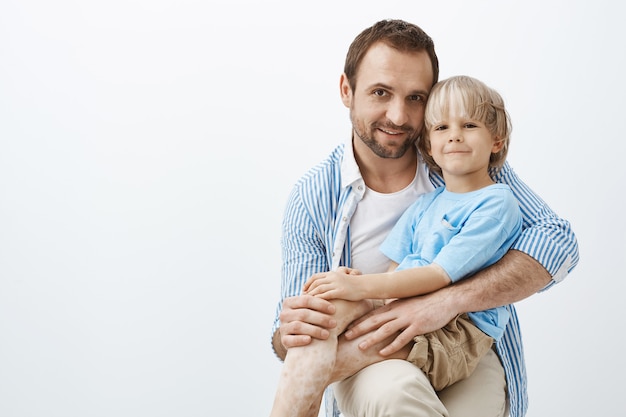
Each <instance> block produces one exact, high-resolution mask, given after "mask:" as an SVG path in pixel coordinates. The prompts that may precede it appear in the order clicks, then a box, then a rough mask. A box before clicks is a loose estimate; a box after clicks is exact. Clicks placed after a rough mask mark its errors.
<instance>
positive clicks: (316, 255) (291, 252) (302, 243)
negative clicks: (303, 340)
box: [272, 186, 329, 334]
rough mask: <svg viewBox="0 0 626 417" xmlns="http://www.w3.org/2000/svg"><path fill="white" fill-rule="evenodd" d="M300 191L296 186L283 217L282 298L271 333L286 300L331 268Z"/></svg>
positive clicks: (324, 247) (277, 322) (278, 323)
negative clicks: (316, 275)
mask: <svg viewBox="0 0 626 417" xmlns="http://www.w3.org/2000/svg"><path fill="white" fill-rule="evenodd" d="M300 191H301V190H300V187H297V186H296V187H294V189H293V190H292V192H291V194H290V195H289V198H288V200H287V206H286V208H285V214H284V217H283V223H282V236H281V248H282V270H281V275H282V278H281V299H280V300H279V302H278V305H277V307H276V316H275V318H274V325H273V326H272V334H273V333H274V332H275V331H276V329H278V327H279V325H280V317H279V315H280V311H281V310H282V304H283V300H284V299H285V298H287V297H293V296H296V295H300V294H301V293H302V288H303V286H304V283H305V282H306V280H307V279H308V277H310V276H311V275H313V274H314V273H317V272H321V271H328V269H329V266H328V257H327V254H326V246H325V245H324V243H323V241H322V240H321V238H320V233H319V231H318V230H317V228H316V225H315V222H314V221H313V218H312V215H311V213H309V211H308V210H307V208H306V205H305V204H304V202H303V200H302V195H301V192H300Z"/></svg>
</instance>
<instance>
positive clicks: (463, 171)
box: [428, 103, 503, 182]
mask: <svg viewBox="0 0 626 417" xmlns="http://www.w3.org/2000/svg"><path fill="white" fill-rule="evenodd" d="M459 107H460V106H457V105H455V104H454V103H451V104H450V106H449V109H450V111H449V113H448V114H447V115H444V117H443V118H442V120H441V121H440V122H439V123H437V124H435V125H434V126H432V127H431V128H430V130H429V131H428V138H429V140H430V155H431V156H432V157H433V159H434V160H435V162H436V163H437V165H439V166H440V167H441V170H442V171H443V175H444V178H446V177H449V176H464V175H471V174H474V173H476V174H478V175H484V174H487V173H488V169H489V158H490V157H491V154H492V153H496V152H498V151H499V150H500V149H501V148H502V145H503V142H502V141H499V140H498V139H497V138H496V137H495V136H494V135H493V134H492V133H491V132H490V131H489V129H487V127H486V126H485V124H484V123H482V122H481V121H478V120H473V119H471V118H469V117H467V116H465V115H464V114H461V112H460V111H459ZM446 182H447V178H446Z"/></svg>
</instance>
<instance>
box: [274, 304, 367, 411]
mask: <svg viewBox="0 0 626 417" xmlns="http://www.w3.org/2000/svg"><path fill="white" fill-rule="evenodd" d="M333 304H335V307H336V311H335V315H334V316H335V318H336V320H337V326H336V327H335V328H334V329H331V331H330V336H329V338H328V339H326V340H313V341H312V342H311V343H310V344H309V345H306V346H299V347H294V348H290V349H289V350H288V352H287V356H286V357H285V362H284V363H283V367H282V370H281V374H280V379H279V381H278V388H277V390H276V396H275V398H274V405H273V407H272V412H271V413H270V417H313V416H317V414H318V411H319V407H320V403H321V399H322V395H323V393H324V389H325V388H326V387H327V386H328V385H329V383H330V379H331V375H332V371H333V368H334V366H335V360H336V357H337V343H338V341H337V339H338V337H339V335H340V334H341V333H342V332H343V331H344V330H345V328H346V327H347V326H348V324H350V323H351V322H352V321H353V320H355V319H356V318H358V317H361V316H362V315H363V314H365V313H366V312H367V311H369V309H370V307H369V305H370V304H368V303H367V302H351V301H344V300H333Z"/></svg>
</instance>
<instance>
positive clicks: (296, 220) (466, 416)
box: [273, 20, 578, 417]
mask: <svg viewBox="0 0 626 417" xmlns="http://www.w3.org/2000/svg"><path fill="white" fill-rule="evenodd" d="M438 75H439V68H438V59H437V56H436V53H435V50H434V45H433V43H432V40H431V39H430V37H429V36H428V35H427V34H425V33H424V32H423V31H422V30H421V29H420V28H419V27H417V26H415V25H412V24H410V23H407V22H404V21H399V20H392V21H381V22H378V23H376V24H374V25H373V26H372V27H370V28H367V29H365V30H364V31H363V32H362V33H361V34H359V36H357V38H355V40H354V41H353V43H352V45H351V46H350V48H349V51H348V54H347V57H346V63H345V68H344V73H343V74H342V76H341V80H340V93H341V98H342V101H343V103H344V104H345V106H346V107H348V108H349V109H350V118H351V121H352V128H353V129H352V138H351V140H350V141H348V142H347V143H346V144H345V145H340V146H339V147H337V148H336V149H335V150H334V151H333V152H332V153H331V155H330V156H329V157H328V158H327V159H326V160H325V161H323V162H322V163H321V164H319V165H318V166H317V167H315V168H313V169H312V170H310V171H309V172H308V173H307V174H306V175H305V176H304V177H302V178H301V179H300V181H298V183H297V184H296V186H295V187H294V189H293V191H292V193H291V195H290V197H289V201H288V205H287V209H286V212H285V219H284V222H283V238H282V246H283V271H282V274H283V278H282V279H283V280H282V298H281V301H280V302H279V305H278V310H277V311H278V314H277V317H276V320H275V322H274V333H273V346H274V349H275V351H276V353H277V354H278V356H279V357H281V358H284V357H285V355H286V351H287V349H289V348H294V347H298V346H302V345H306V344H309V343H311V341H312V340H315V339H326V338H327V337H328V335H329V331H332V329H333V328H334V327H335V326H336V323H337V321H338V320H341V318H340V317H335V316H334V315H333V313H334V312H335V309H336V306H335V305H334V304H333V303H331V302H328V301H325V300H322V299H320V298H316V297H311V296H306V295H301V293H302V286H303V284H304V282H306V280H307V279H308V278H309V277H310V276H311V275H312V274H314V273H317V272H322V271H328V270H333V269H337V268H338V267H341V266H347V267H352V268H356V269H359V270H361V271H362V272H363V273H376V272H381V271H385V270H386V269H387V266H388V259H386V258H385V257H384V256H383V255H382V253H380V251H379V250H378V247H379V245H380V243H381V242H382V240H383V239H384V237H385V236H386V234H387V232H388V231H389V230H390V229H391V227H392V226H393V224H394V223H395V222H396V220H397V219H398V218H399V217H400V215H401V214H402V212H403V211H404V210H405V209H406V208H407V207H408V206H409V205H410V204H411V203H412V202H413V201H414V200H415V199H416V198H417V197H418V196H419V195H421V194H423V193H425V192H427V191H431V190H432V189H433V188H434V186H437V185H441V184H442V179H441V177H439V176H438V175H436V174H435V173H433V172H428V171H427V168H426V165H425V164H424V163H423V161H422V160H421V158H420V156H419V155H418V153H417V150H416V147H415V142H416V140H417V138H418V137H419V135H420V133H421V131H422V127H423V117H424V105H425V102H426V100H427V98H428V94H429V91H430V89H431V88H432V86H433V85H434V84H435V83H436V82H437V79H438ZM494 180H495V181H497V182H503V183H506V184H508V185H509V186H510V187H511V189H512V190H513V193H514V194H515V195H516V197H517V198H518V200H519V202H520V205H521V208H522V213H523V216H524V230H523V232H522V235H521V236H520V237H519V239H518V240H517V241H516V242H515V244H514V245H513V247H512V249H511V250H510V251H509V252H508V253H507V254H506V255H505V256H504V257H503V258H502V260H501V261H499V262H497V263H496V264H495V265H493V266H492V267H490V268H487V269H486V270H484V271H481V272H479V273H477V274H476V275H474V276H473V277H471V278H468V279H466V280H463V281H461V282H459V283H456V284H453V285H450V286H448V287H445V288H443V289H441V290H439V291H436V292H433V293H431V294H429V295H427V296H421V297H414V298H408V299H402V300H398V301H395V302H392V303H390V304H387V305H385V306H383V307H380V308H378V309H375V310H373V311H371V312H369V313H366V314H365V315H364V316H363V317H361V318H359V319H357V321H356V322H355V323H354V325H353V326H352V327H351V328H350V329H349V330H348V331H347V332H346V333H345V334H344V335H343V336H342V338H340V341H339V344H338V347H337V352H338V353H337V362H336V363H335V368H334V371H333V376H332V378H331V379H332V380H333V381H340V382H338V383H337V384H335V385H334V393H335V395H336V398H337V404H338V405H339V408H340V409H341V412H342V413H343V414H344V415H345V416H368V417H370V416H371V417H375V416H376V417H377V416H380V415H390V416H405V415H406V416H408V415H412V416H416V415H419V416H448V415H449V416H452V417H460V416H463V417H471V416H477V417H478V416H480V417H484V416H491V415H493V416H505V415H507V414H508V412H509V410H510V414H511V415H512V416H523V415H524V414H525V412H526V409H527V396H526V378H525V366H524V361H523V351H522V345H521V335H520V331H519V324H518V321H517V316H516V314H515V309H514V308H513V306H512V305H509V304H511V303H514V302H516V301H519V300H522V299H524V298H526V297H528V296H530V295H532V294H534V293H535V292H538V291H540V290H542V289H544V288H547V287H549V286H550V285H551V284H553V283H556V282H559V281H560V280H562V279H563V278H564V277H565V276H566V275H567V274H568V273H569V272H570V271H571V270H572V268H573V267H574V266H575V265H576V263H577V262H578V246H577V243H576V239H575V236H574V234H573V232H572V231H571V228H570V225H569V223H568V222H567V221H565V220H563V219H560V218H559V217H558V216H556V215H555V214H554V213H553V212H552V211H551V210H550V208H549V207H547V205H546V204H545V203H544V202H543V201H542V200H541V199H540V198H539V197H537V196H536V195H535V194H534V193H533V192H532V191H531V190H530V189H529V188H528V187H527V186H526V185H525V184H524V183H522V182H521V181H520V180H519V179H518V178H517V176H516V175H515V173H514V172H513V171H512V169H511V168H510V166H509V165H508V164H505V166H504V167H503V168H502V170H500V172H499V173H498V174H497V175H496V176H495V177H494ZM502 305H508V308H509V311H510V313H511V320H510V323H509V325H508V326H507V329H506V332H505V335H504V336H503V338H502V339H501V341H500V342H499V343H498V344H497V349H496V350H497V354H496V352H489V354H488V355H487V356H485V358H483V360H482V361H481V362H480V363H479V365H478V367H477V368H476V370H475V371H474V373H473V374H472V375H471V376H470V377H469V378H468V379H466V380H463V381H460V382H458V383H456V384H454V385H452V386H451V387H448V388H446V389H444V390H442V391H440V392H435V391H434V389H433V388H432V386H430V383H429V382H428V380H427V378H426V377H425V375H424V374H423V373H422V372H421V371H420V370H419V369H418V368H417V367H415V366H413V365H412V364H411V363H410V362H408V361H406V360H404V359H407V358H409V356H410V352H411V347H412V341H413V338H414V337H415V336H418V335H421V334H424V333H427V332H431V331H433V330H436V329H439V328H442V327H444V326H445V325H446V324H447V323H448V322H450V321H451V320H452V319H453V318H455V317H456V316H457V315H458V314H461V313H467V312H472V311H478V310H485V309H488V308H493V307H497V306H502ZM341 311H342V312H343V313H342V314H344V313H345V309H343V308H342V309H341ZM354 311H358V314H356V315H355V317H357V316H358V315H359V314H362V313H363V312H364V311H368V309H367V308H366V309H355V310H354ZM352 318H353V317H351V319H352ZM390 358H393V359H390ZM385 359H387V360H385ZM329 394H330V392H329ZM329 397H330V395H329ZM507 400H508V401H507ZM332 405H333V404H331V406H332ZM334 411H335V415H337V410H334Z"/></svg>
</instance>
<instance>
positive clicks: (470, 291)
mask: <svg viewBox="0 0 626 417" xmlns="http://www.w3.org/2000/svg"><path fill="white" fill-rule="evenodd" d="M494 179H495V180H496V181H498V182H500V183H505V184H508V185H509V187H511V190H512V192H513V194H514V195H515V197H516V198H517V200H518V201H519V204H520V209H521V212H522V217H523V231H522V234H521V236H520V237H519V238H518V239H517V240H516V242H515V243H514V244H513V247H512V249H511V250H509V252H507V254H506V255H505V256H504V257H503V258H502V259H500V261H498V262H497V263H495V264H494V265H492V266H490V267H489V268H487V269H485V270H483V271H481V272H479V273H476V274H475V275H474V276H472V277H470V278H467V279H464V280H462V281H460V282H457V283H455V284H453V285H450V286H448V287H446V288H443V289H441V290H439V291H437V292H434V293H432V294H428V295H426V296H423V297H415V298H410V299H404V300H398V301H395V302H393V303H390V304H388V305H386V306H384V307H381V308H379V309H377V310H375V311H374V312H372V313H370V314H369V315H368V316H367V317H365V318H364V319H361V320H359V321H358V323H357V324H356V325H355V326H353V327H352V328H351V329H350V330H349V331H348V332H347V333H346V338H347V339H354V338H356V337H359V336H360V335H364V334H366V333H368V332H372V333H371V334H370V335H369V336H368V337H367V338H366V339H365V340H364V341H363V342H362V343H361V344H360V345H359V346H360V347H361V348H367V347H368V346H372V345H373V344H375V343H377V342H380V341H381V340H383V339H384V338H385V337H388V336H389V335H392V334H394V333H396V332H401V333H400V336H398V337H397V338H396V339H395V340H394V342H393V343H392V344H391V345H389V346H387V347H386V348H385V349H383V350H382V351H381V354H385V355H388V354H389V353H390V352H395V351H396V350H397V349H399V348H400V347H403V346H404V345H406V344H407V343H409V342H410V341H411V339H412V338H413V337H414V336H417V335H420V334H424V333H427V332H430V331H433V330H437V329H439V328H441V327H443V326H444V325H445V324H447V323H448V322H449V321H450V320H451V319H452V318H454V317H455V316H456V315H457V314H459V313H467V312H470V311H480V310H485V309H488V308H493V307H499V306H502V305H507V304H512V303H515V302H517V301H520V300H523V299H524V298H527V297H529V296H531V295H533V294H534V293H536V292H538V291H541V290H543V289H545V288H548V287H550V286H552V285H553V284H555V283H557V282H560V281H561V280H562V279H563V278H565V276H566V275H567V274H568V273H569V272H570V271H571V270H572V269H573V268H574V267H575V266H576V264H577V263H578V257H579V255H578V243H577V241H576V236H575V234H574V232H573V231H572V229H571V226H570V224H569V222H568V221H566V220H564V219H562V218H560V217H559V216H558V215H556V213H554V212H553V211H552V210H551V209H550V207H548V205H547V204H546V203H545V202H544V201H543V200H542V199H541V198H540V197H539V196H538V195H536V194H535V193H534V192H533V191H532V190H531V189H530V188H529V187H528V186H527V185H526V184H525V183H524V182H522V181H521V180H520V179H519V177H518V176H517V175H516V174H515V172H514V171H513V169H512V168H511V167H510V165H509V164H508V163H505V164H504V166H503V167H502V169H501V170H500V171H499V173H498V175H497V176H496V177H495V178H494Z"/></svg>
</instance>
